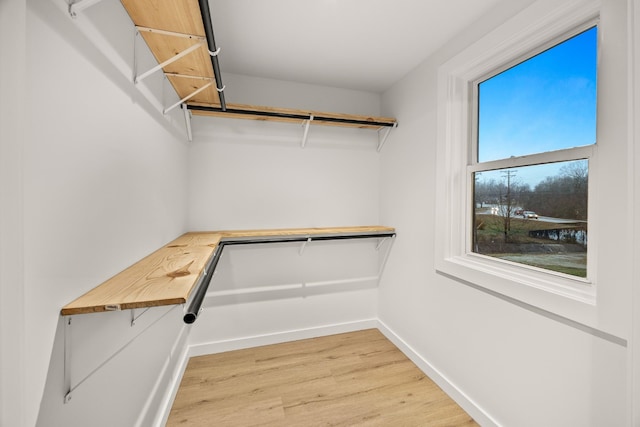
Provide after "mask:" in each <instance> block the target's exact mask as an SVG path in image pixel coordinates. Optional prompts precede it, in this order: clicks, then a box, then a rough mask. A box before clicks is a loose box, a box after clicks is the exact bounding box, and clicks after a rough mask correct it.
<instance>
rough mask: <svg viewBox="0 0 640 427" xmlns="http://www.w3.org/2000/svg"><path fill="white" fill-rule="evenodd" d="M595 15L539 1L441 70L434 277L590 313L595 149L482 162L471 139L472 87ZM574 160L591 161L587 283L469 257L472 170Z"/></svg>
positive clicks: (592, 5) (588, 8)
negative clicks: (442, 277) (438, 276)
mask: <svg viewBox="0 0 640 427" xmlns="http://www.w3.org/2000/svg"><path fill="white" fill-rule="evenodd" d="M599 11H600V2H599V1H595V0H574V1H567V2H565V1H563V2H556V1H551V0H548V1H543V0H538V1H536V2H534V3H533V4H532V5H531V6H530V7H528V8H527V9H525V10H524V11H523V12H521V13H520V14H518V15H516V16H515V17H514V18H512V19H511V20H509V21H508V22H506V23H505V24H503V25H501V26H500V27H498V28H497V29H495V30H494V31H492V32H491V33H489V34H488V35H487V36H485V37H483V38H481V39H480V40H478V41H477V42H476V43H474V44H473V45H471V46H470V47H468V48H467V49H465V50H463V51H462V52H460V53H459V54H458V55H456V56H455V57H453V58H452V59H450V60H449V61H448V62H446V63H445V64H443V65H442V66H441V67H440V69H439V72H438V132H437V135H438V142H437V144H438V161H437V165H438V170H437V193H436V242H435V243H436V262H435V266H436V270H437V271H438V272H439V273H441V274H443V275H446V276H449V277H452V278H454V279H456V280H458V281H461V282H463V283H466V284H469V285H471V286H474V287H477V288H479V289H482V290H485V291H487V292H489V293H498V294H501V295H504V296H506V297H508V298H511V299H514V300H517V301H521V302H523V303H526V304H530V305H533V306H535V307H538V308H541V309H543V310H549V311H553V312H556V313H557V312H562V311H563V308H569V309H570V310H571V311H572V312H574V313H575V310H587V311H588V310H589V307H593V306H594V305H595V302H596V293H597V286H596V280H595V278H596V273H597V272H596V271H595V265H596V263H595V259H596V257H597V218H595V214H594V210H593V209H591V206H592V204H593V203H594V197H593V196H594V195H593V194H592V190H591V189H592V188H593V187H594V185H593V182H595V181H596V180H597V144H595V145H589V146H585V147H578V148H571V149H563V150H558V151H553V152H546V153H539V154H532V155H527V156H520V157H514V158H509V159H503V160H496V161H490V162H483V163H481V164H480V163H478V162H477V156H475V154H476V148H475V147H474V144H473V143H471V142H472V141H475V139H476V135H475V130H476V128H477V123H476V121H477V115H476V114H475V112H476V111H477V110H476V108H477V107H476V103H477V83H478V82H480V81H483V80H485V79H486V78H487V77H489V76H491V75H495V74H496V73H497V72H498V71H500V70H504V69H506V68H508V67H510V66H513V65H515V64H517V63H520V62H522V61H523V60H525V59H526V58H529V57H531V56H533V55H535V54H537V53H539V52H541V51H543V50H545V49H547V48H549V47H551V46H553V45H555V44H557V43H559V42H561V41H563V40H566V39H568V38H570V37H572V36H573V35H576V34H578V33H580V32H582V31H584V30H586V29H588V28H590V27H591V26H593V25H595V24H597V19H598V15H599ZM598 38H600V31H598ZM574 159H588V161H589V202H588V203H589V250H588V261H587V271H588V275H589V276H588V278H586V279H585V278H579V277H573V276H568V275H565V274H561V273H555V272H552V271H550V270H545V269H540V268H535V267H530V266H525V265H523V264H519V263H515V262H509V261H505V260H501V259H497V258H493V257H490V256H486V255H481V254H477V253H473V252H472V250H471V248H472V233H471V230H470V228H471V224H472V203H473V194H472V193H473V183H472V172H475V171H480V170H486V169H487V168H488V167H490V168H494V169H505V168H511V167H521V166H528V165H532V164H538V163H548V162H557V161H565V160H574ZM567 306H570V307H567Z"/></svg>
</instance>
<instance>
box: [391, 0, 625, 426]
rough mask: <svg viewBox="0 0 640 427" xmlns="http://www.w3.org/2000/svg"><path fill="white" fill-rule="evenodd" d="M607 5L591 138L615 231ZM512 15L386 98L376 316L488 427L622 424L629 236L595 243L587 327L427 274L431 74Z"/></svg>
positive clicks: (620, 34) (430, 252)
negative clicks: (596, 142)
mask: <svg viewBox="0 0 640 427" xmlns="http://www.w3.org/2000/svg"><path fill="white" fill-rule="evenodd" d="M604 3H605V6H604V9H603V14H602V15H603V16H602V18H603V19H602V27H601V28H602V32H603V34H606V36H605V40H606V44H607V47H606V48H603V57H602V59H601V61H602V65H603V72H602V74H601V75H600V76H599V78H600V79H601V84H603V85H606V86H605V87H607V88H609V89H611V93H606V94H602V99H603V102H606V105H607V106H608V107H609V108H607V109H603V110H606V111H602V110H601V111H600V113H601V117H602V118H603V120H606V121H607V122H606V123H607V125H606V126H604V127H605V128H606V129H601V131H602V132H601V134H600V135H601V136H602V135H604V136H605V138H604V139H605V140H606V141H602V146H601V152H600V153H601V155H602V156H603V161H602V162H601V163H600V165H599V170H598V177H599V179H601V180H602V181H601V182H599V185H598V184H596V185H598V189H597V190H598V191H597V192H598V193H599V198H598V199H597V204H596V205H595V206H596V207H595V209H596V211H598V212H604V209H605V208H606V206H610V204H611V202H612V200H616V201H617V203H618V206H619V208H620V209H617V210H616V211H617V212H619V214H620V221H619V223H621V224H624V223H626V220H627V215H630V214H631V210H630V209H627V205H626V199H625V195H626V191H627V187H626V185H625V184H624V182H625V180H624V175H625V174H626V169H625V165H626V155H627V151H626V150H627V149H628V147H627V139H626V137H625V129H626V122H625V120H626V101H625V87H624V85H625V84H626V83H625V82H626V78H625V60H624V55H625V49H624V48H623V46H624V44H625V37H626V35H625V6H624V3H623V2H614V1H605V2H604ZM515 7H517V6H513V8H514V9H511V10H509V9H508V8H501V9H497V10H496V11H495V13H494V14H491V15H488V16H487V17H485V19H484V20H482V21H480V22H478V23H477V24H476V25H474V26H473V27H471V28H469V29H468V30H467V31H466V32H465V33H464V34H461V35H460V36H459V37H457V38H456V39H455V40H452V41H451V42H450V43H449V44H448V45H447V46H445V47H444V48H443V49H442V50H441V51H440V52H438V54H436V55H434V56H433V57H431V58H430V59H428V60H427V61H425V62H424V63H423V64H421V65H420V66H419V67H418V68H417V69H416V70H414V71H413V72H412V73H410V74H409V75H408V76H407V77H406V78H404V79H403V80H402V81H401V82H399V83H398V84H396V85H395V86H394V87H393V88H392V89H391V90H389V91H388V92H387V93H385V94H384V96H383V106H384V109H383V113H384V114H386V115H393V116H396V117H397V118H398V120H399V122H400V124H401V126H400V127H399V128H398V129H397V131H396V132H394V134H393V135H392V137H391V138H390V140H389V141H388V143H387V145H386V146H385V151H384V152H383V155H382V173H381V181H380V182H381V189H382V190H381V191H382V195H381V206H382V208H381V222H383V223H389V224H391V225H394V226H396V227H397V229H398V238H397V242H396V244H395V246H394V250H393V252H392V254H391V257H390V259H389V263H388V264H387V271H386V272H385V276H384V279H383V283H382V284H381V287H380V295H379V301H380V305H379V317H380V320H381V322H382V324H383V325H384V327H385V328H386V330H387V331H388V333H389V334H390V335H391V336H393V337H394V338H395V339H396V340H397V341H398V342H400V343H401V344H402V345H404V346H405V348H406V349H407V350H408V351H409V352H410V354H411V355H412V356H413V357H414V359H415V360H416V361H417V362H418V363H419V364H420V365H421V366H423V367H425V368H426V369H427V370H429V371H431V372H432V373H433V374H434V376H435V377H436V378H437V379H439V381H440V382H441V383H442V384H443V385H444V386H445V387H446V389H447V390H448V391H450V392H452V393H453V394H454V396H457V397H458V398H459V399H460V400H461V402H462V403H463V404H464V405H465V407H466V408H467V409H468V410H469V411H470V412H471V413H472V414H473V415H475V416H477V417H478V419H479V420H481V421H483V422H484V423H486V424H488V425H491V424H498V425H505V426H512V425H514V426H515V425H517V426H540V425H544V426H569V425H571V426H577V425H579V426H602V425H625V423H626V422H627V421H628V414H629V408H628V400H627V377H628V374H629V371H628V369H627V366H628V365H627V364H628V359H627V357H628V355H627V347H626V344H627V342H628V340H629V329H630V326H631V325H630V318H631V317H630V314H631V311H630V305H629V303H628V301H629V298H630V290H631V279H630V277H631V274H630V271H631V270H630V269H631V267H630V265H631V264H632V260H631V258H630V253H629V251H628V249H629V248H631V247H632V245H633V244H634V243H633V242H632V241H631V240H630V238H629V237H628V235H625V234H624V233H620V234H616V236H615V237H613V236H610V237H609V239H607V236H600V237H601V239H600V244H601V247H600V250H599V251H598V254H599V258H598V260H599V262H598V279H599V281H598V286H599V288H598V289H599V295H598V298H599V301H598V307H597V308H596V312H597V315H596V316H595V319H593V323H592V324H591V325H590V327H585V325H583V324H579V323H575V322H571V321H568V320H567V319H566V318H564V317H562V316H563V314H564V313H549V312H543V311H540V310H536V309H535V308H534V307H531V306H528V305H526V304H519V303H517V302H516V301H513V300H509V299H504V298H500V297H499V296H497V295H493V294H488V293H485V292H482V291H481V290H479V289H478V288H475V287H471V286H468V284H465V283H460V282H457V281H455V280H452V279H449V278H447V277H444V276H441V275H438V274H436V271H435V267H434V256H435V252H434V247H433V244H432V242H433V241H434V236H435V233H436V228H437V227H438V214H437V207H434V204H433V200H435V184H436V180H437V179H438V177H437V176H436V174H435V170H436V165H435V158H436V129H437V128H436V126H437V109H438V105H437V102H436V101H437V84H438V74H437V71H438V67H439V66H440V65H441V64H443V63H444V62H445V61H446V60H448V59H449V58H451V57H452V56H453V55H455V54H456V53H458V52H459V51H461V50H462V49H463V48H466V47H467V46H470V45H471V44H472V43H473V42H474V41H475V40H477V39H478V38H480V37H481V36H482V35H483V34H485V33H487V32H488V31H490V30H492V29H493V28H495V27H496V26H497V25H499V24H500V23H501V22H502V21H503V20H505V19H508V14H509V13H513V12H515ZM612 58H613V59H612ZM616 61H618V62H616ZM613 80H615V81H614V82H613V84H612V81H613ZM605 82H606V83H605ZM614 98H615V99H614ZM616 99H617V101H616ZM603 123H604V122H603ZM605 153H606V154H605ZM621 177H622V179H620V178H621ZM621 183H622V184H621ZM605 188H606V189H607V190H604V189H605ZM617 189H619V191H618V190H617ZM598 204H599V205H598ZM616 221H617V220H616ZM635 245H636V247H637V243H635Z"/></svg>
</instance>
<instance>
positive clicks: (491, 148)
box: [468, 26, 598, 278]
mask: <svg viewBox="0 0 640 427" xmlns="http://www.w3.org/2000/svg"><path fill="white" fill-rule="evenodd" d="M597 31H598V30H597V26H593V27H591V28H588V29H587V30H585V31H582V32H580V33H579V34H577V35H573V36H571V37H569V38H567V39H566V40H563V41H561V42H560V43H558V44H555V45H553V46H552V47H550V48H548V49H546V50H545V51H543V52H541V53H539V54H537V55H535V56H533V57H531V58H528V59H526V60H524V61H521V62H519V63H517V64H516V65H514V66H512V67H510V68H508V69H507V70H505V71H502V72H499V73H497V74H495V75H491V76H490V77H488V78H484V79H481V80H480V81H478V82H476V83H475V85H474V89H475V90H474V93H475V96H474V100H475V103H474V107H475V112H476V117H477V122H476V126H475V129H474V131H475V132H474V136H475V138H472V144H473V146H472V147H471V150H470V151H471V153H472V156H471V157H472V159H471V161H470V162H469V163H470V166H469V168H468V173H469V175H470V180H471V182H472V183H473V203H472V204H471V210H472V215H471V216H472V221H473V222H472V224H471V227H472V236H471V239H472V247H471V250H472V251H473V252H475V253H478V254H482V255H487V256H491V257H495V258H498V259H502V260H507V261H511V262H515V263H519V264H524V265H528V266H532V267H536V268H541V269H545V270H550V271H555V272H557V273H561V274H568V275H571V276H577V277H585V278H586V277H587V243H588V239H587V236H588V227H587V219H588V203H587V201H588V177H589V161H588V158H584V157H585V154H587V153H585V152H584V150H580V149H578V148H579V147H585V146H590V145H593V144H595V142H596V69H597ZM551 152H556V153H555V155H554V156H553V159H551V158H550V157H549V155H548V154H547V153H551ZM515 158H517V160H515V161H514V160H513V159H515ZM516 162H517V164H518V166H517V167H513V166H511V165H513V164H514V163H516Z"/></svg>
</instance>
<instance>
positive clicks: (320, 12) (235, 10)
mask: <svg viewBox="0 0 640 427" xmlns="http://www.w3.org/2000/svg"><path fill="white" fill-rule="evenodd" d="M500 1H501V0H209V4H210V9H211V17H212V21H213V28H214V33H215V38H216V44H217V46H218V47H220V48H221V53H220V56H219V61H220V67H221V70H222V79H223V81H224V73H234V74H243V75H249V76H255V77H264V78H272V79H278V80H286V81H294V82H301V83H311V84H319V85H324V86H332V87H340V88H347V89H355V90H366V91H371V92H382V91H384V90H386V89H388V88H389V87H390V86H391V85H392V84H393V83H395V82H397V81H398V80H399V79H401V78H402V77H403V76H404V75H405V74H407V73H408V72H409V71H410V70H412V69H413V68H415V67H416V66H417V65H418V64H420V63H421V62H422V61H423V60H424V59H425V58H427V57H428V56H429V55H430V54H432V53H433V52H435V51H436V50H437V49H438V48H439V47H440V46H442V45H443V44H444V43H445V42H446V41H447V40H449V39H450V38H452V37H453V36H454V35H456V34H457V33H459V32H460V31H462V30H463V29H464V28H465V27H466V26H468V25H469V24H471V23H472V22H474V21H475V20H477V19H478V18H480V17H481V16H482V15H483V14H485V13H487V12H489V11H490V10H491V9H492V8H494V7H495V6H496V5H497V4H498V3H500Z"/></svg>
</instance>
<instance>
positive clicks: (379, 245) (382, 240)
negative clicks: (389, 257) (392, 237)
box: [376, 237, 388, 251]
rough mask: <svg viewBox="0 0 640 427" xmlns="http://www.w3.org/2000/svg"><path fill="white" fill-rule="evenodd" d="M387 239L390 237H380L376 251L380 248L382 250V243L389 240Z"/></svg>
mask: <svg viewBox="0 0 640 427" xmlns="http://www.w3.org/2000/svg"><path fill="white" fill-rule="evenodd" d="M387 239H388V237H383V238H382V239H380V241H379V242H378V245H377V246H376V251H379V250H380V247H381V246H382V245H384V242H386V241H387Z"/></svg>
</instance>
